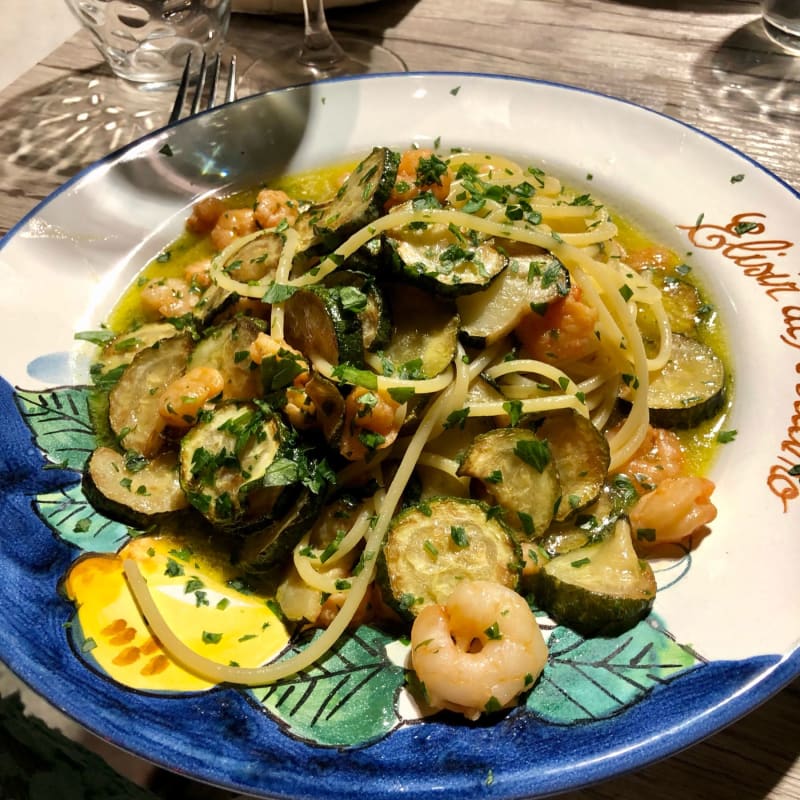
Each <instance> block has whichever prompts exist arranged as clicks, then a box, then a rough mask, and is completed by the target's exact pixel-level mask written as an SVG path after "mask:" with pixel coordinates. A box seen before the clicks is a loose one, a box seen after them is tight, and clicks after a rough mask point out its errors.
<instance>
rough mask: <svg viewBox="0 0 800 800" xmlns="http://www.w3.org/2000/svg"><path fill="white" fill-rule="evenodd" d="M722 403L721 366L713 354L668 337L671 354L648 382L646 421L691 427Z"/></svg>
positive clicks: (687, 341) (691, 341)
mask: <svg viewBox="0 0 800 800" xmlns="http://www.w3.org/2000/svg"><path fill="white" fill-rule="evenodd" d="M724 402H725V367H724V366H723V363H722V360H721V359H720V358H719V356H717V355H716V354H715V353H714V351H713V350H712V349H711V348H710V347H708V346H707V345H705V344H703V343H702V342H698V341H697V340H695V339H689V338H687V337H686V336H680V335H674V336H673V337H672V354H671V355H670V359H669V361H668V362H667V363H666V365H665V366H664V368H663V369H662V370H661V371H660V372H659V373H658V374H657V375H655V376H653V377H652V378H651V380H650V386H649V389H648V392H647V405H648V407H649V408H650V420H651V422H652V423H653V424H654V425H657V426H659V427H662V428H693V427H694V426H695V425H697V424H699V423H700V422H703V420H706V419H709V418H711V417H713V416H714V414H716V413H717V411H719V410H720V408H722V405H723V403H724Z"/></svg>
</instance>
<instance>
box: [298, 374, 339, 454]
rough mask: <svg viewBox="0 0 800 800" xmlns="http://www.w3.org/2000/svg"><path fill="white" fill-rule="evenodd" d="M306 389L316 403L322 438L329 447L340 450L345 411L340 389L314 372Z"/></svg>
mask: <svg viewBox="0 0 800 800" xmlns="http://www.w3.org/2000/svg"><path fill="white" fill-rule="evenodd" d="M304 389H305V392H306V394H307V395H308V396H309V397H310V398H311V400H312V402H313V403H314V407H315V409H316V419H317V423H318V424H319V426H320V430H321V431H322V436H323V437H324V439H325V441H326V442H327V443H328V444H329V445H332V446H334V447H337V448H338V446H339V440H340V439H341V436H342V429H343V428H344V411H345V401H344V397H342V393H341V392H340V391H339V387H338V386H337V385H336V384H335V383H334V382H333V381H332V380H329V379H328V378H326V377H325V376H324V375H320V374H319V373H318V372H312V373H311V377H310V378H309V379H308V381H307V382H306V385H305V386H304Z"/></svg>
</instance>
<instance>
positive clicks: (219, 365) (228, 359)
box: [189, 316, 264, 400]
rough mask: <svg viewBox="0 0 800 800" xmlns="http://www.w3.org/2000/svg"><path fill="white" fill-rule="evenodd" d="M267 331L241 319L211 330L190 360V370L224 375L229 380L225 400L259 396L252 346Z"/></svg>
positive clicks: (260, 324)
mask: <svg viewBox="0 0 800 800" xmlns="http://www.w3.org/2000/svg"><path fill="white" fill-rule="evenodd" d="M263 329H264V326H263V324H262V323H261V322H260V321H259V320H255V319H253V318H252V317H242V316H237V317H234V318H233V319H231V320H228V321H227V322H223V323H222V324H221V325H218V326H216V327H214V328H211V329H209V330H207V331H206V332H205V334H204V336H203V338H202V339H201V340H200V341H199V342H198V343H197V344H196V345H195V348H194V350H193V351H192V354H191V356H190V357H189V368H191V369H193V368H195V367H213V368H214V369H216V370H217V371H218V372H220V373H221V374H222V377H223V378H224V380H225V385H224V387H223V389H222V397H223V399H225V400H249V399H251V398H253V397H256V396H258V395H259V394H260V391H261V376H260V374H259V371H258V369H257V368H256V365H255V364H254V363H253V361H252V360H251V359H250V345H251V344H252V343H253V342H254V341H255V340H256V338H257V337H258V334H259V333H260V332H261V331H262V330H263Z"/></svg>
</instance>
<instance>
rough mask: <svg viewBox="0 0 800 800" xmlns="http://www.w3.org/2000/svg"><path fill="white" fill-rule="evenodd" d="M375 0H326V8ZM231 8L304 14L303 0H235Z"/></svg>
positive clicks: (252, 11)
mask: <svg viewBox="0 0 800 800" xmlns="http://www.w3.org/2000/svg"><path fill="white" fill-rule="evenodd" d="M371 2H375V0H325V8H336V6H360V5H364V3H371ZM231 8H232V9H233V10H234V11H242V12H244V13H245V14H293V13H297V14H302V13H303V2H302V0H233V3H232V5H231Z"/></svg>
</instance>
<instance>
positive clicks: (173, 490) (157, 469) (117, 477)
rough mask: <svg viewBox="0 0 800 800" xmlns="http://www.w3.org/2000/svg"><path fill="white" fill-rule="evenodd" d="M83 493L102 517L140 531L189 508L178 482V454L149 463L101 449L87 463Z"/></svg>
mask: <svg viewBox="0 0 800 800" xmlns="http://www.w3.org/2000/svg"><path fill="white" fill-rule="evenodd" d="M83 491H84V494H85V495H86V499H87V500H88V501H89V502H90V503H91V504H92V506H93V507H94V508H96V509H97V510H98V511H99V512H100V513H101V514H106V515H108V516H109V517H111V518H112V519H115V520H117V521H119V522H122V523H123V524H125V525H131V526H133V527H136V528H146V527H148V526H149V525H152V524H153V523H155V522H158V521H159V520H160V519H161V518H162V517H164V516H166V515H169V514H173V513H174V512H176V511H182V510H183V509H185V508H188V507H189V501H188V500H187V499H186V495H185V494H184V492H183V489H182V488H181V484H180V480H179V479H178V454H177V453H175V452H166V453H162V454H161V455H158V456H156V457H155V458H154V459H152V460H150V461H148V460H146V459H143V458H142V457H141V456H138V455H132V454H129V455H127V456H126V455H123V454H122V453H118V452H117V451H116V450H112V449H111V448H110V447H98V448H97V450H95V451H94V452H93V453H92V455H91V456H90V458H89V461H88V462H87V464H86V469H85V470H84V473H83Z"/></svg>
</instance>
